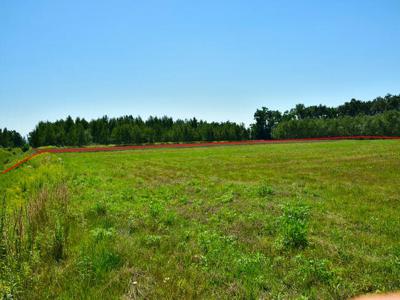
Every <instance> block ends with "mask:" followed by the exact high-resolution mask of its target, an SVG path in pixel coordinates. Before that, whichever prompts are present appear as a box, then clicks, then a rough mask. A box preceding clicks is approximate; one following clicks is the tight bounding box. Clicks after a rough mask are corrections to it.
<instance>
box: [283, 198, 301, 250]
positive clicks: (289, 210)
mask: <svg viewBox="0 0 400 300" xmlns="http://www.w3.org/2000/svg"><path fill="white" fill-rule="evenodd" d="M308 220H309V208H308V207H307V206H305V205H302V204H286V205H285V206H284V207H283V214H282V216H281V217H280V219H279V224H280V237H279V239H278V245H280V246H283V247H284V248H305V247H306V246H307V245H308V240H307V232H308Z"/></svg>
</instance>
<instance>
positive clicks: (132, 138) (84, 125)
mask: <svg viewBox="0 0 400 300" xmlns="http://www.w3.org/2000/svg"><path fill="white" fill-rule="evenodd" d="M249 134H250V133H249V130H248V129H246V127H245V126H244V124H236V123H233V122H206V121H198V120H197V119H196V118H193V119H189V120H173V119H172V118H170V117H162V118H158V117H149V118H148V119H147V120H142V119H141V118H140V117H132V116H124V117H120V118H108V117H107V116H105V117H103V118H99V119H95V120H91V121H90V122H88V121H86V120H85V119H80V118H77V119H75V120H73V119H72V118H71V117H67V118H66V119H65V120H58V121H56V122H39V124H38V125H37V126H36V128H35V129H34V130H33V131H32V132H31V133H30V134H29V143H30V144H31V145H32V146H33V147H39V146H48V145H54V146H84V145H89V144H141V143H157V142H191V141H221V140H232V141H235V140H244V139H249Z"/></svg>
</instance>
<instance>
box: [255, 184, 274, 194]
mask: <svg viewBox="0 0 400 300" xmlns="http://www.w3.org/2000/svg"><path fill="white" fill-rule="evenodd" d="M273 194H274V190H273V188H272V187H271V186H269V185H268V184H267V183H265V182H264V183H262V184H260V185H259V186H258V188H257V195H258V196H259V197H268V196H271V195H273Z"/></svg>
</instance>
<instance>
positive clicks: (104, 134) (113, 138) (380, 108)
mask: <svg viewBox="0 0 400 300" xmlns="http://www.w3.org/2000/svg"><path fill="white" fill-rule="evenodd" d="M399 111H400V95H386V96H385V97H378V98H375V99H374V100H371V101H361V100H356V99H352V100H350V101H349V102H345V103H344V104H342V105H339V106H337V107H328V106H325V105H313V106H305V105H303V104H297V105H296V106H295V107H294V108H292V109H290V110H287V111H285V112H283V113H282V112H280V111H278V110H269V109H268V108H266V107H262V108H261V109H257V111H256V112H255V114H254V120H255V123H254V124H251V126H250V128H246V127H245V126H244V125H243V124H237V123H234V122H206V121H201V120H200V121H199V120H197V119H196V118H193V119H189V120H179V119H178V120H173V119H172V118H170V117H161V118H159V117H149V118H148V119H147V120H143V119H142V118H140V117H132V116H124V117H120V118H108V117H107V116H104V117H102V118H98V119H95V120H91V121H86V120H85V119H81V118H76V119H72V118H71V117H70V116H69V117H67V118H66V119H65V120H64V119H62V120H58V121H55V122H39V123H38V125H37V126H36V127H35V129H34V130H33V131H32V132H31V133H30V134H29V136H28V140H29V143H30V145H31V146H33V147H39V146H49V145H53V146H85V145H89V144H104V145H106V144H142V143H158V142H192V141H222V140H232V141H234V140H245V139H271V138H297V137H299V138H300V137H317V136H340V135H400V133H399V131H398V126H399V122H400V121H399V118H398V112H399ZM25 143H26V141H25V140H24V138H22V136H21V135H20V134H19V133H18V132H16V131H13V130H7V129H6V128H5V129H3V130H2V129H0V147H22V146H24V144H25Z"/></svg>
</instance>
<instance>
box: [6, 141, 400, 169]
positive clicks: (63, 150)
mask: <svg viewBox="0 0 400 300" xmlns="http://www.w3.org/2000/svg"><path fill="white" fill-rule="evenodd" d="M356 139H358V140H377V139H379V140H398V139H400V136H365V135H357V136H335V137H320V138H293V139H281V140H248V141H234V142H206V143H184V144H157V145H136V146H113V147H93V148H58V149H42V150H36V153H34V154H32V155H30V156H28V157H26V158H24V159H23V160H21V161H19V162H17V163H16V164H15V165H13V166H11V167H9V168H8V169H6V170H4V171H3V172H2V174H6V173H8V172H10V171H11V170H14V169H16V168H18V167H19V166H20V165H22V164H23V163H25V162H27V161H29V160H31V159H32V158H34V157H35V156H37V155H39V154H42V153H73V152H104V151H124V150H140V149H158V148H194V147H211V146H229V145H257V144H276V143H285V142H308V141H335V140H356Z"/></svg>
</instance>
